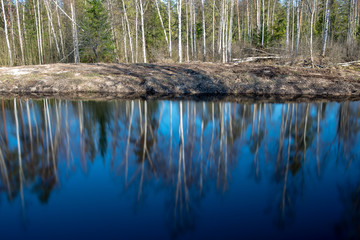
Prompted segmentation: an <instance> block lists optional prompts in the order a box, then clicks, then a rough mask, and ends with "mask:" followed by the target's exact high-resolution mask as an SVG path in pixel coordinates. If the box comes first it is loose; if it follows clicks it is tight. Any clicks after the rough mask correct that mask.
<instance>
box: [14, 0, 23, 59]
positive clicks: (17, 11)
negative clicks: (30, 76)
mask: <svg viewBox="0 0 360 240" xmlns="http://www.w3.org/2000/svg"><path fill="white" fill-rule="evenodd" d="M15 6H16V17H17V25H18V33H19V42H20V51H21V63H22V64H23V65H25V56H24V45H23V38H22V33H21V27H20V26H21V25H20V14H19V4H18V1H17V0H15Z"/></svg>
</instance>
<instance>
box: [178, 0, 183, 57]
mask: <svg viewBox="0 0 360 240" xmlns="http://www.w3.org/2000/svg"><path fill="white" fill-rule="evenodd" d="M177 13H178V21H179V23H178V24H179V25H178V31H179V37H178V38H179V40H178V41H179V63H182V41H181V0H177Z"/></svg>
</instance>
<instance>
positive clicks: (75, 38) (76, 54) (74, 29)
mask: <svg viewBox="0 0 360 240" xmlns="http://www.w3.org/2000/svg"><path fill="white" fill-rule="evenodd" d="M70 8H71V18H72V34H73V43H74V62H75V63H80V55H79V41H78V36H77V26H76V16H75V9H74V7H73V3H72V2H70ZM95 55H96V54H95ZM96 58H97V56H96Z"/></svg>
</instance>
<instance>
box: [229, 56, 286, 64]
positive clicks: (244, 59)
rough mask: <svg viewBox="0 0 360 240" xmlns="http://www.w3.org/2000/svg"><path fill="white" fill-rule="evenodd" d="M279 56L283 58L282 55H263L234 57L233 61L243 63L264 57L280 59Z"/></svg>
mask: <svg viewBox="0 0 360 240" xmlns="http://www.w3.org/2000/svg"><path fill="white" fill-rule="evenodd" d="M279 58H283V57H281V56H261V57H247V58H240V59H237V58H234V59H233V61H234V63H243V62H253V61H257V60H262V59H279Z"/></svg>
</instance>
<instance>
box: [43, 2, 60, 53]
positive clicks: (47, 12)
mask: <svg viewBox="0 0 360 240" xmlns="http://www.w3.org/2000/svg"><path fill="white" fill-rule="evenodd" d="M44 2H45V8H46V14H47V16H48V22H49V25H50V26H49V27H50V28H51V32H52V34H53V37H54V41H55V46H56V51H57V53H58V57H59V58H60V56H61V53H60V48H59V44H58V41H57V37H56V33H55V29H54V24H53V19H52V12H51V8H50V4H49V1H47V0H45V1H44ZM49 38H50V36H49Z"/></svg>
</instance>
